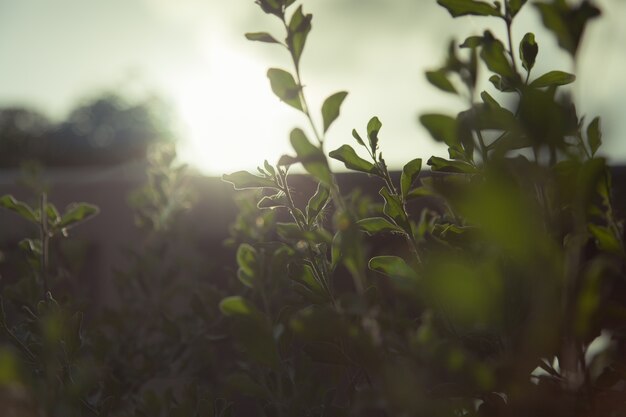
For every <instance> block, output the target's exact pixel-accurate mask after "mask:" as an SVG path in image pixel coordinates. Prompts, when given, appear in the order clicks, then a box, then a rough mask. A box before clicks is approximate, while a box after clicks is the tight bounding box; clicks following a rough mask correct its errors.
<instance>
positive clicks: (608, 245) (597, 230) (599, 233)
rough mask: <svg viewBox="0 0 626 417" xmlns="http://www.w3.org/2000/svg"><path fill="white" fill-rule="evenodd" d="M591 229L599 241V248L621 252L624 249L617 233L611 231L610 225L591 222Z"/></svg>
mask: <svg viewBox="0 0 626 417" xmlns="http://www.w3.org/2000/svg"><path fill="white" fill-rule="evenodd" d="M587 227H588V228H589V231H590V232H591V234H592V235H593V237H594V238H595V239H596V242H597V243H598V248H600V249H601V250H603V251H606V252H610V253H615V254H618V255H619V254H621V252H622V249H621V245H620V243H619V241H618V240H617V238H616V237H615V235H614V234H613V233H612V232H611V230H610V229H609V228H608V227H604V226H597V225H595V224H592V223H589V224H588V226H587Z"/></svg>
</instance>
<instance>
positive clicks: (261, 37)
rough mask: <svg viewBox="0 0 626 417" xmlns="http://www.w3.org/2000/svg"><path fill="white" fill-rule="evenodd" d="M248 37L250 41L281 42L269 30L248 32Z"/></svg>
mask: <svg viewBox="0 0 626 417" xmlns="http://www.w3.org/2000/svg"><path fill="white" fill-rule="evenodd" d="M246 39H248V40H249V41H257V42H266V43H277V44H280V42H279V41H277V40H276V39H275V38H274V37H273V36H272V35H270V34H269V33H267V32H251V33H246Z"/></svg>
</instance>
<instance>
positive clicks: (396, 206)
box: [379, 187, 411, 233]
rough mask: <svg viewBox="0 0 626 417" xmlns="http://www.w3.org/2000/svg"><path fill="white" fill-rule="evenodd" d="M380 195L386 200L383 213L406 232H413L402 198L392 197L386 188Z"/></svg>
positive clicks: (382, 189)
mask: <svg viewBox="0 0 626 417" xmlns="http://www.w3.org/2000/svg"><path fill="white" fill-rule="evenodd" d="M379 194H380V195H381V196H382V197H383V198H384V199H385V205H384V207H383V213H385V214H386V215H387V217H389V218H390V219H392V220H393V221H394V223H395V224H397V225H398V226H400V227H401V228H402V229H403V230H404V231H405V232H407V233H409V232H410V231H411V225H410V224H409V220H408V219H407V217H406V213H405V212H404V207H403V205H402V201H400V197H398V196H396V195H391V194H390V193H389V190H388V189H387V188H386V187H383V188H381V190H380V192H379Z"/></svg>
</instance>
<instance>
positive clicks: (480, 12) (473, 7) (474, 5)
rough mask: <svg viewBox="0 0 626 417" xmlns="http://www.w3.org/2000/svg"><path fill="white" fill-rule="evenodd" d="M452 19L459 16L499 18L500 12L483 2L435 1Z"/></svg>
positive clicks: (469, 0)
mask: <svg viewBox="0 0 626 417" xmlns="http://www.w3.org/2000/svg"><path fill="white" fill-rule="evenodd" d="M437 3H439V4H440V5H441V6H443V7H445V8H446V9H447V10H448V12H449V13H450V14H451V15H452V17H459V16H467V15H474V16H500V15H501V14H500V10H498V9H497V8H496V7H495V6H493V5H491V4H489V3H486V2H484V1H476V0H437Z"/></svg>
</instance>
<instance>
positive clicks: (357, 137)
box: [352, 129, 365, 147]
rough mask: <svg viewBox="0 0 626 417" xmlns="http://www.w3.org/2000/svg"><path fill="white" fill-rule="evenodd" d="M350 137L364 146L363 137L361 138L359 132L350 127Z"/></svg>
mask: <svg viewBox="0 0 626 417" xmlns="http://www.w3.org/2000/svg"><path fill="white" fill-rule="evenodd" d="M352 137H353V138H354V139H355V140H356V141H357V142H358V143H359V145H361V146H363V147H364V146H365V142H363V139H362V138H361V136H360V135H359V133H358V132H357V131H356V129H352Z"/></svg>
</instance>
